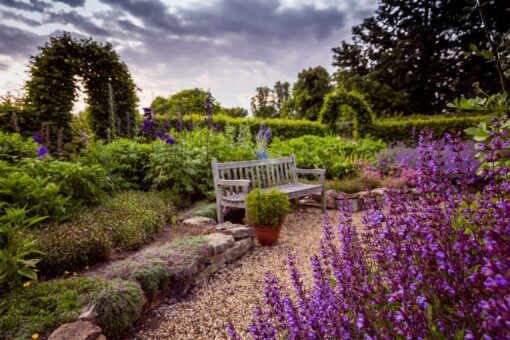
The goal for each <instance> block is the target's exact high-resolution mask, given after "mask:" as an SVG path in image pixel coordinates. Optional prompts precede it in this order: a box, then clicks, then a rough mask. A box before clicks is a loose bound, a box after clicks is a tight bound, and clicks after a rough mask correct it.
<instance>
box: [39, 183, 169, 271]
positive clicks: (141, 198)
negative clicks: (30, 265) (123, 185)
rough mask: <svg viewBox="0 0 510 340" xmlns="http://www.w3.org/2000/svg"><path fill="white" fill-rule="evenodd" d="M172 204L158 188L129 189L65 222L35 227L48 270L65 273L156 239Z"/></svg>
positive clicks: (82, 210)
mask: <svg viewBox="0 0 510 340" xmlns="http://www.w3.org/2000/svg"><path fill="white" fill-rule="evenodd" d="M170 212H171V208H170V206H169V205H168V204H166V203H165V201H164V200H163V199H162V198H161V197H160V195H159V194H158V193H156V192H141V191H126V192H121V193H119V194H116V195H114V196H112V197H108V198H105V199H104V200H103V201H102V202H101V203H100V204H99V205H97V206H95V207H83V208H81V209H80V210H77V211H75V213H74V214H73V215H72V219H71V220H69V221H66V222H64V223H61V224H56V223H54V224H50V225H44V226H42V227H41V228H40V229H35V230H33V231H32V232H33V234H34V236H35V237H36V239H37V240H38V244H39V246H40V248H41V250H42V251H43V252H44V253H45V255H44V256H43V257H42V261H41V263H40V267H41V269H42V270H43V271H44V273H51V274H54V273H61V272H63V271H65V270H69V271H70V270H75V269H78V268H81V267H84V266H87V265H92V264H94V263H97V262H99V261H103V260H105V259H107V258H108V256H109V254H110V252H111V249H112V248H117V249H120V250H127V249H137V248H139V247H140V246H142V245H143V244H146V243H147V242H149V241H150V240H151V239H152V236H153V235H154V234H155V233H156V232H158V231H159V230H160V228H161V227H162V226H163V225H164V223H165V221H166V220H167V219H168V217H169V216H170Z"/></svg>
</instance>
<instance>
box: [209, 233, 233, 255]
mask: <svg viewBox="0 0 510 340" xmlns="http://www.w3.org/2000/svg"><path fill="white" fill-rule="evenodd" d="M205 239H206V242H207V245H208V246H209V247H211V248H212V250H213V252H214V253H215V254H218V253H222V252H224V251H225V250H227V249H228V248H230V247H231V246H232V245H233V244H234V242H235V240H234V237H232V235H225V234H221V233H213V234H209V235H205Z"/></svg>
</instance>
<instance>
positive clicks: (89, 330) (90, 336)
mask: <svg viewBox="0 0 510 340" xmlns="http://www.w3.org/2000/svg"><path fill="white" fill-rule="evenodd" d="M100 336H101V328H99V326H97V325H94V324H93V323H92V322H90V321H75V322H72V323H66V324H64V325H62V326H60V327H59V328H57V329H56V330H55V331H54V332H53V333H52V334H51V335H50V337H49V338H48V340H70V339H73V340H96V339H97V338H99V337H100Z"/></svg>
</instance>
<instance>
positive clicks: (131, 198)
mask: <svg viewBox="0 0 510 340" xmlns="http://www.w3.org/2000/svg"><path fill="white" fill-rule="evenodd" d="M90 213H92V214H93V216H91V219H93V220H94V221H96V223H97V224H98V225H100V226H101V227H102V228H103V229H104V230H105V231H106V232H107V233H108V234H109V235H110V238H111V240H112V243H113V246H114V247H115V248H118V249H123V250H127V249H137V248H139V247H140V246H142V245H143V244H146V243H147V242H149V241H150V240H151V239H152V236H153V234H155V233H156V232H158V231H159V230H160V229H161V227H163V225H164V223H165V221H167V220H168V218H169V217H170V209H169V206H168V205H167V204H165V202H164V201H163V200H162V199H161V198H160V197H159V195H158V194H157V193H155V192H140V191H126V192H121V193H119V194H116V195H115V196H113V197H111V198H108V199H106V200H104V201H103V202H102V203H101V204H100V205H99V206H97V207H96V208H94V209H92V211H91V212H90Z"/></svg>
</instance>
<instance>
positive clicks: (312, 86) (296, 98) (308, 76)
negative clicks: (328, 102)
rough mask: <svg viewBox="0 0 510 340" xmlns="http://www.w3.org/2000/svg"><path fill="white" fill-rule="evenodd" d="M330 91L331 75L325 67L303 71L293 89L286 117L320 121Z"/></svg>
mask: <svg viewBox="0 0 510 340" xmlns="http://www.w3.org/2000/svg"><path fill="white" fill-rule="evenodd" d="M330 90H331V85H330V81H329V73H328V71H327V70H326V69H325V68H324V67H322V66H317V67H313V68H312V67H310V68H308V69H304V70H302V71H301V72H299V74H298V79H297V81H296V83H295V84H294V86H293V87H292V99H291V100H290V102H289V103H288V104H287V105H286V112H285V117H287V118H294V119H308V120H312V121H316V120H318V119H319V112H320V110H321V107H322V104H323V103H324V98H325V96H326V94H328V93H329V92H330Z"/></svg>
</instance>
